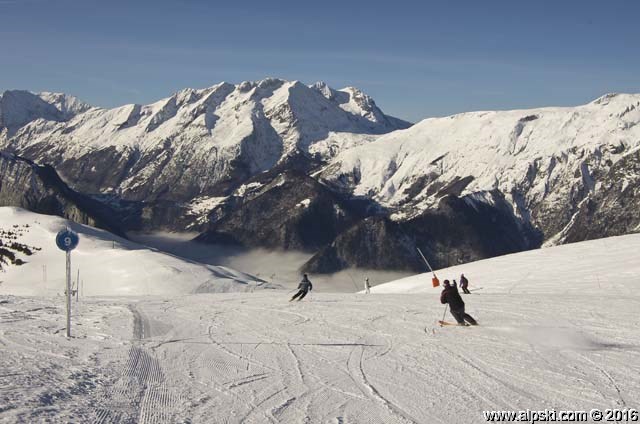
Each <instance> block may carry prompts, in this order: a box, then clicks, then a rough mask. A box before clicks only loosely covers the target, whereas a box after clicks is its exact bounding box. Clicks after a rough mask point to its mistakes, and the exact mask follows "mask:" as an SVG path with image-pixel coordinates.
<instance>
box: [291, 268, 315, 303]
mask: <svg viewBox="0 0 640 424" xmlns="http://www.w3.org/2000/svg"><path fill="white" fill-rule="evenodd" d="M312 289H313V285H312V284H311V281H309V277H308V276H307V274H304V276H303V277H302V281H300V284H298V293H296V294H294V295H293V297H292V298H291V299H290V300H289V302H291V301H293V300H296V299H298V302H299V301H301V300H302V299H303V298H304V297H305V296H306V295H307V293H308V292H309V290H312Z"/></svg>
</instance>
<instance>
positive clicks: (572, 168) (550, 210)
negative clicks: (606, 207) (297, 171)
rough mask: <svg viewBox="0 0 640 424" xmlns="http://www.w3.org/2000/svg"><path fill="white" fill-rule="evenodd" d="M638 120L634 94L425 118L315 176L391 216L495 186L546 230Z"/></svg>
mask: <svg viewBox="0 0 640 424" xmlns="http://www.w3.org/2000/svg"><path fill="white" fill-rule="evenodd" d="M639 122H640V94H607V95H605V96H602V97H600V98H598V99H596V100H594V101H592V102H590V103H588V104H586V105H582V106H578V107H561V108H560V107H548V108H537V109H530V110H511V111H496V112H494V111H485V112H469V113H463V114H459V115H453V116H449V117H445V118H430V119H425V120H424V121H421V122H419V123H417V124H415V125H413V126H412V127H411V128H408V129H405V130H401V131H394V132H392V133H390V134H386V135H383V136H381V137H379V138H378V139H376V140H374V141H373V142H371V143H367V144H363V145H360V146H356V147H354V148H351V149H348V150H345V151H343V152H341V153H340V154H338V155H337V156H336V157H335V158H334V159H332V162H331V163H330V164H329V165H328V166H327V167H326V168H325V169H324V171H323V173H322V174H321V176H322V178H323V179H325V180H326V181H328V182H330V183H332V184H334V185H337V186H340V187H342V188H343V189H344V190H347V191H350V192H352V193H353V194H354V195H356V196H366V197H372V198H373V199H375V200H376V201H378V202H380V203H381V204H382V205H384V206H386V207H389V208H391V209H393V210H396V211H397V212H402V213H399V215H398V216H415V215H416V214H419V213H420V212H422V211H424V210H426V209H429V208H431V207H433V206H434V205H436V204H437V202H438V200H439V198H441V197H442V195H443V194H444V193H445V192H446V194H455V195H458V196H464V195H468V194H473V193H478V192H486V191H491V190H498V191H500V192H501V193H503V194H504V195H505V197H506V198H507V200H508V201H509V202H510V203H511V204H512V205H513V208H514V213H515V214H516V215H517V216H521V217H522V219H523V220H524V221H527V222H530V223H531V224H533V225H534V226H536V227H537V228H540V229H541V230H542V231H543V232H544V235H545V238H550V237H552V236H553V235H554V234H556V233H558V232H559V231H560V230H562V229H563V228H564V227H565V226H566V225H567V224H568V223H569V219H570V217H571V215H572V214H574V213H575V212H576V210H577V208H578V205H579V203H580V202H581V201H582V200H584V199H585V197H586V196H587V194H588V193H595V192H598V190H600V189H601V186H600V184H599V183H600V182H601V181H602V180H603V179H604V178H605V177H606V175H607V173H608V172H609V171H610V170H611V169H612V167H613V166H614V165H615V164H616V162H618V161H619V160H620V159H621V158H623V157H624V156H625V155H628V154H630V153H631V152H633V151H635V149H638V147H639V146H640V126H639V125H637V124H638V123H639ZM565 214H568V215H565Z"/></svg>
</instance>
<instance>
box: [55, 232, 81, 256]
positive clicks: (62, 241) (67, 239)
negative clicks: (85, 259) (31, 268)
mask: <svg viewBox="0 0 640 424" xmlns="http://www.w3.org/2000/svg"><path fill="white" fill-rule="evenodd" d="M78 242H79V238H78V234H76V233H74V232H73V231H71V230H62V231H60V232H59V233H58V235H57V236H56V245H57V246H58V248H59V249H60V250H64V251H65V252H69V251H71V250H73V249H75V248H76V247H77V246H78Z"/></svg>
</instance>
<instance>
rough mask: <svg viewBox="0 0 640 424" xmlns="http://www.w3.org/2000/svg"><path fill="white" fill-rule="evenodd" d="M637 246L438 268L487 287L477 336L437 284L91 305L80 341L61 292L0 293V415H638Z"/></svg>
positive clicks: (593, 246)
mask: <svg viewBox="0 0 640 424" xmlns="http://www.w3.org/2000/svg"><path fill="white" fill-rule="evenodd" d="M639 243H640V235H632V236H625V237H617V238H612V239H607V240H598V241H593V242H585V243H580V244H575V245H567V246H562V247H558V248H550V249H543V250H539V251H535V252H527V253H522V254H517V255H509V256H505V257H501V258H495V259H492V260H487V261H480V262H476V263H473V264H467V265H464V266H462V267H458V268H452V269H448V270H441V271H439V272H438V274H439V275H440V277H441V278H444V277H449V278H453V277H454V276H455V277H457V276H458V274H459V272H461V271H464V272H465V274H466V275H468V276H469V278H470V280H471V283H472V285H471V288H472V289H474V288H476V289H477V288H480V287H483V289H482V290H477V291H475V292H473V293H472V294H471V295H466V296H465V298H464V299H465V301H466V303H467V311H468V312H469V313H470V314H471V315H473V316H474V317H475V318H476V319H478V321H479V322H480V324H481V325H480V326H479V327H474V328H462V327H442V328H441V327H439V326H438V325H437V324H436V322H437V320H438V319H440V318H441V317H442V313H443V311H444V307H443V306H442V305H441V304H440V303H439V299H438V298H439V290H435V289H432V288H430V287H429V285H430V278H429V276H427V275H423V276H417V277H414V278H413V279H404V280H400V281H397V282H393V283H389V284H387V285H384V286H381V287H374V288H373V292H374V294H371V295H364V294H337V293H334V294H332V293H314V292H312V293H311V294H310V295H309V296H308V297H307V298H306V299H305V300H304V301H302V302H299V303H289V302H287V300H288V298H289V296H290V294H289V293H287V292H286V291H280V290H263V291H256V292H253V293H226V294H198V295H195V294H194V295H187V296H180V297H176V296H170V297H137V298H136V297H120V298H95V297H94V298H86V297H81V299H80V302H79V303H77V304H74V317H73V327H72V333H73V334H74V335H75V336H74V338H72V339H70V340H66V339H65V338H64V336H63V334H64V314H63V310H64V308H63V305H64V302H63V299H62V297H50V298H40V297H36V298H21V297H15V296H5V297H4V298H0V302H1V303H0V322H1V323H2V325H0V346H1V349H2V355H0V369H2V374H1V375H0V384H1V385H0V405H3V406H2V408H0V421H3V422H41V421H46V420H48V421H50V422H70V421H72V422H98V423H113V422H118V423H119V422H137V423H164V422H178V423H179V422H182V423H185V422H192V423H200V422H214V423H215V422H220V423H222V422H228V423H240V422H246V423H265V422H267V423H277V422H286V423H290V422H291V423H299V422H310V423H385V424H386V423H427V424H431V423H476V422H484V420H483V416H482V411H485V410H524V409H531V410H544V409H545V408H546V409H556V410H558V411H559V410H586V411H589V410H590V409H592V408H599V409H605V408H621V409H622V408H636V409H637V408H638V405H637V401H638V399H640V361H639V355H640V338H639V337H638V335H639V334H638V325H639V324H640V318H639V315H638V312H637V311H638V307H639V306H640V295H638V289H639V288H640V270H639V269H638V265H637V263H638V261H637V252H638V247H639V246H638V244H639ZM583 268H584V269H583ZM182 276H184V274H182ZM383 291H387V292H394V293H382V292H383ZM448 319H450V318H448Z"/></svg>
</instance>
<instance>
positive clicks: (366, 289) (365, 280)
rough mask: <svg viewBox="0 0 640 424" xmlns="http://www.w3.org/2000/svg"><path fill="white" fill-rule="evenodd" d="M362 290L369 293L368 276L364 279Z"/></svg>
mask: <svg viewBox="0 0 640 424" xmlns="http://www.w3.org/2000/svg"><path fill="white" fill-rule="evenodd" d="M364 292H365V294H369V293H371V285H370V284H369V277H367V278H365V279H364Z"/></svg>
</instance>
